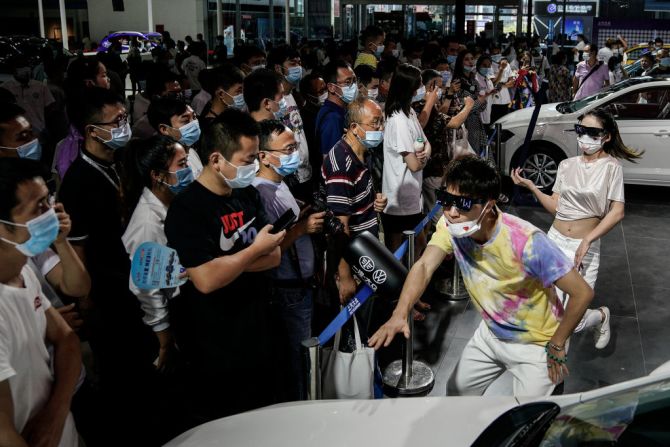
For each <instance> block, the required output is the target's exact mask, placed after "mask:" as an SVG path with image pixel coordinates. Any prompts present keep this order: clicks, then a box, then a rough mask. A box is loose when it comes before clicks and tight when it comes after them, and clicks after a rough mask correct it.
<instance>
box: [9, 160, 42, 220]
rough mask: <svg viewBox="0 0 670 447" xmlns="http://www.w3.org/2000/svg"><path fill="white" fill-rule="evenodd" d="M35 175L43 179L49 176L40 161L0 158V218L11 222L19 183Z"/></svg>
mask: <svg viewBox="0 0 670 447" xmlns="http://www.w3.org/2000/svg"><path fill="white" fill-rule="evenodd" d="M35 177H41V178H42V179H44V180H45V181H46V179H48V178H49V172H48V170H47V168H46V167H45V166H44V165H42V163H40V162H38V161H35V160H29V159H26V158H13V157H2V158H0V219H2V220H6V221H9V222H12V216H11V214H12V209H14V207H15V206H17V205H18V204H19V199H18V197H17V196H16V191H17V190H18V189H19V185H20V184H21V183H23V182H26V181H29V180H32V179H34V178H35Z"/></svg>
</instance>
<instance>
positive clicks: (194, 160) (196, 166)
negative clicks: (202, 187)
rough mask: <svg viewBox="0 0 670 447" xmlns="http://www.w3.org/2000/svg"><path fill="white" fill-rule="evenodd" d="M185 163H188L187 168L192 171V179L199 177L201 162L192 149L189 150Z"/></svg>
mask: <svg viewBox="0 0 670 447" xmlns="http://www.w3.org/2000/svg"><path fill="white" fill-rule="evenodd" d="M186 161H187V162H188V166H189V167H190V168H191V171H193V178H198V177H200V174H201V173H202V160H200V155H198V151H196V150H195V149H193V148H189V150H188V156H187V158H186Z"/></svg>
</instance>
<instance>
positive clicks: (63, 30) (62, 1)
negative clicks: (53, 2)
mask: <svg viewBox="0 0 670 447" xmlns="http://www.w3.org/2000/svg"><path fill="white" fill-rule="evenodd" d="M59 6H60V30H61V31H60V34H61V37H62V39H63V48H65V49H66V50H69V49H70V44H69V42H68V41H67V40H68V39H67V15H65V0H60V1H59Z"/></svg>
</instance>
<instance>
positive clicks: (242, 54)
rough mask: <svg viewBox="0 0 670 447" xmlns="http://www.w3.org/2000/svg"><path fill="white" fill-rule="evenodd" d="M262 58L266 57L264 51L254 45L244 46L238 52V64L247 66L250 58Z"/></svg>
mask: <svg viewBox="0 0 670 447" xmlns="http://www.w3.org/2000/svg"><path fill="white" fill-rule="evenodd" d="M257 56H263V57H266V55H265V51H263V50H262V49H260V48H258V47H257V46H256V45H244V46H243V47H241V48H240V50H239V59H240V60H239V62H240V64H247V65H249V59H251V58H252V57H257Z"/></svg>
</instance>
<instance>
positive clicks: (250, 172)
mask: <svg viewBox="0 0 670 447" xmlns="http://www.w3.org/2000/svg"><path fill="white" fill-rule="evenodd" d="M223 161H225V162H226V163H228V164H229V165H230V166H232V167H234V168H235V169H237V174H236V175H235V178H234V179H229V178H226V176H225V175H223V173H222V172H221V171H219V174H220V175H221V177H223V179H224V180H225V181H226V183H227V184H228V186H230V187H231V188H233V189H238V188H246V187H247V186H249V185H251V182H253V181H254V179H255V178H256V172H257V171H258V160H254V163H253V164H251V165H246V166H235V165H234V164H232V163H231V162H229V161H228V160H226V159H225V158H224V159H223Z"/></svg>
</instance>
